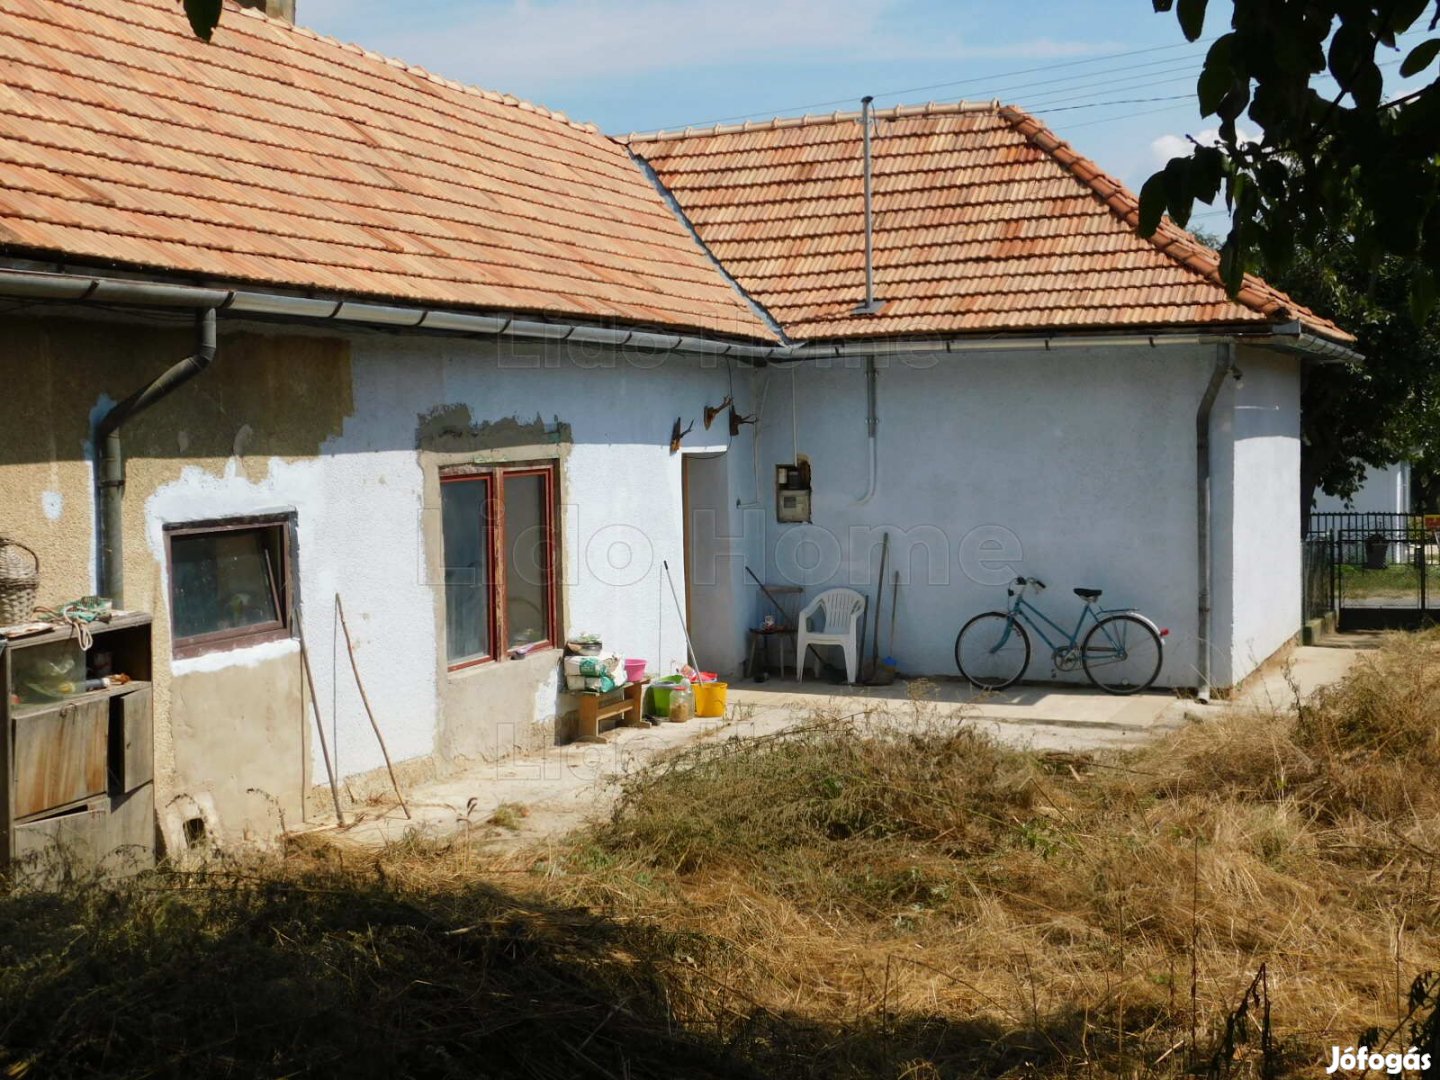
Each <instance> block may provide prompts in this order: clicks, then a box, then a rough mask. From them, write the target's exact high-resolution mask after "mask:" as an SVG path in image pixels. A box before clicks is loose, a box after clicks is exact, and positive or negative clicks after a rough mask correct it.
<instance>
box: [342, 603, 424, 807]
mask: <svg viewBox="0 0 1440 1080" xmlns="http://www.w3.org/2000/svg"><path fill="white" fill-rule="evenodd" d="M335 614H336V615H337V616H339V618H340V629H341V631H342V632H343V633H344V634H345V651H346V652H348V653H349V654H350V670H351V671H353V672H354V673H355V687H356V689H358V690H359V691H360V700H361V701H362V702H363V703H364V704H365V715H366V716H368V717H369V718H370V727H371V728H372V729H373V730H374V732H375V741H376V742H378V743H379V744H380V753H381V754H382V755H384V757H385V769H386V771H388V772H389V773H390V786H391V787H393V788H394V789H395V798H397V799H399V800H400V809H401V810H404V811H405V817H406V818H409V817H410V807H408V806H406V805H405V796H404V795H402V794H400V781H399V780H396V779H395V766H394V765H392V764H391V763H390V750H389V748H388V747H387V746H386V745H385V736H384V735H382V734H381V733H380V725H379V724H378V723H377V722H376V720H375V710H374V709H372V708H371V707H370V696H369V695H368V694H366V693H365V683H364V682H362V681H361V679H360V665H359V664H358V663H356V662H355V646H354V644H353V643H352V642H351V641H350V627H349V625H348V624H346V622H345V607H344V605H343V604H341V603H340V594H339V593H338V592H337V593H336V594H335Z"/></svg>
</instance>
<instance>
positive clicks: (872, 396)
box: [858, 356, 880, 506]
mask: <svg viewBox="0 0 1440 1080" xmlns="http://www.w3.org/2000/svg"><path fill="white" fill-rule="evenodd" d="M876 381H877V377H876V372H875V357H874V356H867V357H866V358H865V433H866V435H867V436H868V438H869V442H870V486H869V487H867V488H866V489H865V494H864V496H863V497H862V498H861V499H860V500H859V502H858V505H860V506H864V505H865V504H866V503H868V502H869V501H870V500H871V499H873V498H874V497H875V488H876V486H877V484H878V483H879V475H880V448H879V444H878V439H877V436H878V434H879V430H878V429H879V427H880V412H879V408H878V396H877V394H876Z"/></svg>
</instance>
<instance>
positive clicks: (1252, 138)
mask: <svg viewBox="0 0 1440 1080" xmlns="http://www.w3.org/2000/svg"><path fill="white" fill-rule="evenodd" d="M1236 133H1237V134H1238V135H1239V136H1240V141H1241V142H1258V141H1259V139H1260V136H1259V135H1257V134H1255V133H1254V132H1251V131H1246V130H1245V129H1244V128H1243V127H1241V128H1236ZM1193 137H1194V140H1195V142H1198V143H1199V144H1200V145H1201V146H1214V145H1215V144H1216V143H1218V142H1219V141H1220V129H1219V128H1213V127H1212V128H1205V129H1204V130H1203V131H1197V132H1196V133H1195V134H1194V136H1193ZM1190 140H1191V136H1188V135H1172V134H1165V135H1161V136H1160V137H1159V138H1158V139H1155V140H1153V141H1152V142H1151V143H1150V152H1151V153H1152V154H1153V155H1154V157H1155V162H1156V164H1158V165H1164V164H1165V163H1166V162H1168V161H1169V160H1170V159H1171V158H1177V157H1189V156H1190V151H1191V150H1192V149H1193V148H1194V143H1192V142H1191V141H1190Z"/></svg>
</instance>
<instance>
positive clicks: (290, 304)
mask: <svg viewBox="0 0 1440 1080" xmlns="http://www.w3.org/2000/svg"><path fill="white" fill-rule="evenodd" d="M0 296H6V297H12V298H17V299H25V300H52V301H57V302H71V303H95V304H102V303H103V304H121V305H132V306H138V307H166V308H190V309H194V310H201V311H204V310H209V309H212V308H213V309H214V310H216V311H217V312H224V313H226V314H233V315H242V316H243V315H253V316H257V317H261V318H273V319H288V320H298V321H302V322H316V323H330V324H344V325H353V326H369V327H380V328H389V329H413V330H428V331H440V332H445V333H459V334H472V335H477V336H484V337H497V336H499V335H502V334H504V335H509V336H512V337H517V338H525V339H530V340H538V341H556V342H560V341H573V342H576V343H580V344H603V345H613V346H615V347H617V348H639V349H646V350H658V351H667V352H684V353H696V354H700V355H705V356H725V357H734V358H738V359H753V360H766V359H769V358H770V357H771V356H772V355H774V354H777V353H778V354H783V353H784V352H785V351H786V349H785V347H783V346H774V345H760V344H746V343H742V342H731V341H723V340H718V339H715V338H705V337H699V336H692V335H686V334H663V333H656V332H654V331H650V330H626V329H622V328H618V327H605V326H588V325H583V324H579V323H571V322H559V321H554V322H551V321H542V320H539V319H520V318H513V317H508V316H496V315H478V314H471V313H469V312H463V311H447V310H443V309H436V308H425V307H399V306H396V305H392V304H378V303H370V302H367V301H360V300H321V299H316V298H313V297H307V296H287V295H285V294H283V293H265V292H252V291H249V290H245V289H212V288H205V287H202V286H194V285H175V284H169V283H161V282H146V281H131V280H127V279H123V278H104V277H96V276H91V275H88V274H82V275H76V274H56V273H50V272H46V271H35V270H10V269H0Z"/></svg>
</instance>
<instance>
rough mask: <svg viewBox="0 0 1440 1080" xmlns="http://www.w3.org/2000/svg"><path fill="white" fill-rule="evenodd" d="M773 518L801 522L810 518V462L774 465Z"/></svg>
mask: <svg viewBox="0 0 1440 1080" xmlns="http://www.w3.org/2000/svg"><path fill="white" fill-rule="evenodd" d="M775 520H776V521H779V522H782V523H787V524H802V523H804V522H807V521H809V520H810V463H809V462H808V461H801V462H799V463H798V464H794V465H776V466H775Z"/></svg>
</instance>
